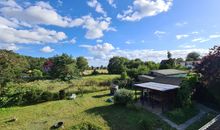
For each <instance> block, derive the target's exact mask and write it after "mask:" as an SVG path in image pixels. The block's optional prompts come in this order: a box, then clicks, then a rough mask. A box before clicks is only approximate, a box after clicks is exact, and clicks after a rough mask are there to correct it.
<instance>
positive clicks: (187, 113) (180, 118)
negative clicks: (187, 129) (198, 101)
mask: <svg viewBox="0 0 220 130" xmlns="http://www.w3.org/2000/svg"><path fill="white" fill-rule="evenodd" d="M198 113H199V110H198V109H197V108H196V107H194V106H193V107H189V108H176V109H174V110H172V111H168V112H166V113H165V116H166V117H167V118H168V119H170V120H171V121H173V122H174V123H176V124H178V125H180V124H182V123H184V122H186V121H187V120H189V119H191V118H192V117H194V116H196V115H197V114H198Z"/></svg>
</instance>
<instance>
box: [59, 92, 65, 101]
mask: <svg viewBox="0 0 220 130" xmlns="http://www.w3.org/2000/svg"><path fill="white" fill-rule="evenodd" d="M59 97H60V99H65V98H66V92H65V90H60V91H59Z"/></svg>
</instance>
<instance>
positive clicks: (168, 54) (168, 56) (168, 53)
mask: <svg viewBox="0 0 220 130" xmlns="http://www.w3.org/2000/svg"><path fill="white" fill-rule="evenodd" d="M167 58H168V59H171V58H172V54H171V53H170V52H169V51H168V52H167Z"/></svg>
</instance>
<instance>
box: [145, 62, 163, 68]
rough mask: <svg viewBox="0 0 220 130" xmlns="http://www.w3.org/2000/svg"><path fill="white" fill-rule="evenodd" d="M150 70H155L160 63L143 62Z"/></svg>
mask: <svg viewBox="0 0 220 130" xmlns="http://www.w3.org/2000/svg"><path fill="white" fill-rule="evenodd" d="M144 64H145V65H146V66H147V67H148V68H149V69H150V70H157V69H159V67H160V64H158V63H155V62H153V61H147V62H145V63H144Z"/></svg>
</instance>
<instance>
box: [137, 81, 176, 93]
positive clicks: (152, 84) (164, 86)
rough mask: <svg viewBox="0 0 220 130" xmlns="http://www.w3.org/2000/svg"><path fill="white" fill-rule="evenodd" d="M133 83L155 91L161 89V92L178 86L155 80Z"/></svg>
mask: <svg viewBox="0 0 220 130" xmlns="http://www.w3.org/2000/svg"><path fill="white" fill-rule="evenodd" d="M134 85H135V86H137V87H141V88H146V89H152V90H157V91H161V92H164V91H168V90H173V89H177V88H180V87H179V86H176V85H170V84H163V83H155V82H147V83H141V84H134Z"/></svg>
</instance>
